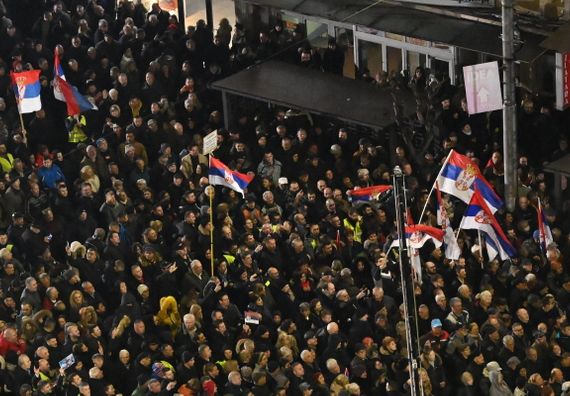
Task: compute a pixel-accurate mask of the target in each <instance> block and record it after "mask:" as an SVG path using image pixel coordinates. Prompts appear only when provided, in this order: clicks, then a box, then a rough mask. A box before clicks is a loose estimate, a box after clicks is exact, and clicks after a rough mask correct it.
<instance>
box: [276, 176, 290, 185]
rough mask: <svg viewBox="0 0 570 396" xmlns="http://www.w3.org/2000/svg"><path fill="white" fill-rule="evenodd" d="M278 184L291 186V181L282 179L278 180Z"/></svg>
mask: <svg viewBox="0 0 570 396" xmlns="http://www.w3.org/2000/svg"><path fill="white" fill-rule="evenodd" d="M277 183H279V184H289V180H287V178H286V177H280V178H279V180H277Z"/></svg>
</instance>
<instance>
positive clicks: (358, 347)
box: [354, 342, 366, 353]
mask: <svg viewBox="0 0 570 396" xmlns="http://www.w3.org/2000/svg"><path fill="white" fill-rule="evenodd" d="M362 350H366V347H365V346H364V344H363V343H361V342H359V343H357V344H356V345H355V346H354V352H357V353H358V352H360V351H362Z"/></svg>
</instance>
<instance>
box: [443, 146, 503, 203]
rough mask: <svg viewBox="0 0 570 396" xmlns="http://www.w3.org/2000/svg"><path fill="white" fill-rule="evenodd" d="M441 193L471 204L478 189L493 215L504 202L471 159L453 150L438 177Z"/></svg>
mask: <svg viewBox="0 0 570 396" xmlns="http://www.w3.org/2000/svg"><path fill="white" fill-rule="evenodd" d="M437 182H438V183H439V188H440V190H441V191H443V192H446V193H448V194H451V195H454V196H456V197H457V198H459V199H460V200H462V201H463V202H465V203H469V202H470V201H471V198H472V197H473V194H474V192H475V189H477V190H478V191H479V192H480V194H481V196H482V197H483V199H484V200H485V202H486V204H487V207H488V208H489V210H490V211H491V213H495V212H496V211H497V210H498V209H500V208H501V207H502V206H503V200H502V199H501V198H500V197H499V196H498V195H497V193H496V192H495V190H493V187H492V186H491V185H490V184H489V182H488V181H487V180H486V179H485V178H484V177H483V175H482V174H481V170H480V169H479V167H478V166H477V164H475V163H474V162H473V161H472V160H471V159H470V158H469V157H466V156H464V155H461V154H459V153H458V152H456V151H455V150H451V152H450V153H449V156H448V157H447V159H446V160H445V163H444V164H443V167H442V169H441V172H440V174H439V175H438V177H437Z"/></svg>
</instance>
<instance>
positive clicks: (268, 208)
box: [0, 0, 570, 396]
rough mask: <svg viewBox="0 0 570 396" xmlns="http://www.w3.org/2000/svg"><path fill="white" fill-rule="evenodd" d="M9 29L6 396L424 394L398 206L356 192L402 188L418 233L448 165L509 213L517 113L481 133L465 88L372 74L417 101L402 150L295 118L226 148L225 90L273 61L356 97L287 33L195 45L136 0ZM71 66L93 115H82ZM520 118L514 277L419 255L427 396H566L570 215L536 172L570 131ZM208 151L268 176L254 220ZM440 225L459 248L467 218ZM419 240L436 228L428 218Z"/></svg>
mask: <svg viewBox="0 0 570 396" xmlns="http://www.w3.org/2000/svg"><path fill="white" fill-rule="evenodd" d="M0 14H1V15H2V18H1V19H0V38H1V39H0V167H1V168H2V169H1V171H2V177H1V178H0V227H1V228H0V265H1V269H0V271H1V276H0V294H1V299H0V332H1V334H0V356H1V359H0V386H1V387H2V388H1V390H0V393H7V394H16V395H32V394H33V395H38V396H43V395H49V394H54V395H66V396H68V395H69V396H71V395H73V396H75V395H82V396H89V395H94V396H100V395H101V396H103V395H109V396H111V395H117V394H122V395H133V396H139V395H164V396H166V395H174V394H181V395H256V396H257V395H294V396H295V395H303V396H305V395H311V394H312V395H405V394H408V393H409V392H410V384H409V364H408V360H407V354H406V351H405V347H406V342H405V337H406V331H405V326H404V321H403V307H402V305H401V304H402V296H401V288H400V277H399V266H398V260H397V257H398V256H397V254H398V251H397V249H389V246H390V244H391V241H392V240H393V239H394V237H395V226H394V204H393V198H392V197H391V196H390V194H389V193H388V194H386V196H384V197H382V199H381V200H379V201H371V202H366V203H358V204H357V203H356V202H350V201H349V199H348V196H347V191H348V190H351V189H353V188H355V187H367V186H371V185H377V184H390V182H391V179H390V174H391V169H392V168H393V167H394V166H395V165H399V166H400V167H401V168H402V170H403V172H404V174H405V175H406V180H407V188H408V196H409V197H410V203H409V205H410V209H411V213H412V216H413V217H414V218H415V219H416V220H418V218H419V214H420V213H421V211H422V209H423V207H424V204H425V203H426V200H427V199H428V198H427V197H428V191H429V189H430V188H431V186H432V184H433V182H434V180H435V178H436V176H437V173H438V172H439V169H440V165H441V163H442V161H443V160H444V159H445V158H446V156H447V154H448V153H449V150H451V149H452V148H453V149H455V150H457V151H458V152H460V153H463V154H466V155H468V156H469V157H470V158H472V159H473V160H474V161H476V162H477V163H478V164H480V167H481V170H482V172H483V173H484V175H485V177H486V178H487V180H488V181H489V182H490V183H491V184H492V185H493V187H494V188H495V189H496V191H497V192H498V193H499V194H502V192H503V189H504V186H503V184H502V183H503V182H502V180H503V172H504V170H503V163H502V159H501V154H500V147H501V143H502V134H501V120H500V114H497V113H493V114H487V115H470V114H468V112H467V108H466V102H465V99H464V98H463V96H462V95H463V94H462V92H463V91H462V87H461V86H459V87H452V86H451V85H449V82H448V80H446V78H445V77H444V76H439V75H436V74H432V75H431V76H430V75H429V71H426V70H423V69H421V68H418V69H417V70H416V71H415V73H413V75H411V76H408V75H407V74H406V73H398V72H396V73H392V74H390V75H387V74H379V75H377V76H369V75H368V74H367V72H366V71H362V72H360V73H359V75H358V77H359V78H362V79H365V80H369V81H370V82H371V83H374V84H377V85H379V86H400V87H401V88H402V89H410V90H412V91H413V93H414V94H415V96H416V98H417V102H418V109H417V112H416V115H414V120H413V121H414V122H412V123H411V124H413V125H415V126H414V128H415V129H414V130H413V131H411V132H410V131H408V132H409V133H408V132H406V131H401V132H402V133H401V134H400V135H399V137H398V139H399V145H398V146H397V147H392V148H390V149H387V148H386V147H385V146H386V145H384V146H381V145H379V144H378V143H379V142H376V141H374V140H373V139H371V138H370V137H363V136H360V135H358V134H357V133H356V132H355V131H354V130H351V129H349V128H344V127H339V126H336V127H331V126H330V124H328V123H324V122H323V123H322V124H321V123H320V122H319V121H320V120H319V118H312V119H309V118H304V117H299V116H294V115H298V114H297V113H295V112H287V111H285V109H276V110H275V111H274V112H272V113H271V114H267V113H266V112H265V113H257V112H255V111H253V110H252V109H249V110H248V109H247V108H242V109H240V113H239V114H232V115H231V117H230V118H231V119H232V120H233V122H234V123H233V125H231V127H230V128H229V129H227V130H226V129H224V125H223V121H222V118H223V117H222V113H221V106H220V102H221V101H220V98H219V95H218V94H216V93H215V92H213V91H211V90H210V89H209V88H208V84H209V83H210V82H211V81H213V80H216V79H219V78H221V77H223V76H226V75H228V74H230V73H233V72H235V71H238V70H240V69H242V68H244V67H246V66H249V65H251V64H253V63H255V62H259V61H263V60H265V59H268V58H271V57H277V58H280V59H282V60H286V61H290V62H295V63H298V64H301V65H306V66H308V67H314V68H320V69H322V70H323V71H324V72H332V73H337V74H342V72H343V65H344V61H345V60H344V55H343V54H344V52H343V49H342V48H340V46H337V43H336V42H335V40H334V39H331V40H330V41H329V46H328V48H326V49H322V50H318V49H314V48H310V46H308V45H307V42H306V41H304V40H303V29H301V28H300V27H299V28H297V29H294V31H292V32H290V31H288V30H287V29H285V28H284V25H283V23H282V22H280V21H278V22H276V23H275V24H274V26H273V27H268V28H267V29H265V30H261V31H260V32H245V30H244V27H243V26H241V25H240V24H236V25H235V27H234V28H232V27H231V26H230V25H229V23H228V21H227V20H222V21H221V22H220V26H219V27H218V28H217V29H215V34H214V29H212V27H209V26H206V24H205V23H204V22H203V21H199V22H198V23H197V26H196V27H190V28H188V29H187V30H186V31H183V30H182V29H181V28H180V24H179V22H178V20H177V18H176V16H173V15H169V14H168V13H167V12H165V11H163V10H161V9H160V7H159V6H158V4H154V5H153V6H152V8H151V9H150V10H146V9H145V8H144V7H143V5H142V4H141V3H140V0H135V1H120V2H119V5H117V6H116V5H115V2H114V1H94V0H57V1H53V0H42V1H36V0H18V1H10V0H0ZM246 33H247V34H246ZM248 37H249V38H248ZM251 37H255V40H253V39H251ZM54 50H57V52H58V53H59V56H60V58H61V63H62V66H63V70H64V72H65V76H66V80H67V81H68V82H69V83H70V84H73V85H74V86H76V87H77V88H78V89H79V91H80V92H81V93H83V94H84V95H85V96H86V97H88V98H89V100H91V101H93V103H95V104H96V105H97V107H98V110H94V111H88V112H86V113H83V114H81V115H76V116H67V112H66V106H65V103H63V102H60V101H58V100H56V99H55V97H54V95H53V90H52V86H51V82H52V79H53V77H54V73H53V61H54V55H53V54H54ZM29 69H40V70H41V82H42V92H41V100H42V110H39V111H37V112H35V113H33V114H24V128H22V127H21V125H20V118H19V115H18V110H17V106H16V103H15V98H14V94H13V91H12V89H11V86H10V79H9V72H10V71H21V70H29ZM518 104H519V105H520V106H519V108H518V111H519V123H518V125H519V126H518V141H519V147H520V155H519V157H520V159H519V169H518V174H519V188H518V191H519V197H518V201H517V205H516V209H515V210H514V211H513V212H508V211H506V210H505V209H502V210H501V211H499V212H497V218H498V219H499V221H500V223H501V224H502V226H503V228H504V230H505V233H506V234H507V236H508V238H509V239H510V242H511V243H512V244H513V245H514V246H515V247H516V249H517V253H518V256H517V257H514V258H512V259H511V260H507V261H499V260H498V259H495V260H493V261H489V260H488V259H487V256H486V254H485V253H484V252H485V250H484V249H483V247H482V246H479V240H478V239H477V236H476V235H473V234H471V232H470V231H461V233H460V234H459V244H460V247H461V250H462V255H461V258H460V259H459V260H449V259H447V258H446V257H445V254H444V251H443V248H436V247H435V246H433V244H429V245H426V246H425V247H424V248H422V249H421V251H420V255H421V260H422V267H423V270H422V276H421V279H416V282H415V283H414V294H415V297H416V306H417V311H416V312H415V314H416V317H417V325H418V331H417V337H415V339H417V342H419V349H420V352H421V356H420V359H419V367H420V368H419V377H420V380H421V387H422V391H423V394H424V395H435V396H450V395H462V396H469V395H492V396H495V395H511V394H514V395H523V394H525V395H541V396H542V395H557V396H558V395H561V394H570V382H566V381H570V320H569V319H568V318H567V313H568V309H569V307H570V274H569V273H568V270H569V268H568V260H567V257H569V256H570V250H569V249H570V244H569V242H568V241H569V239H568V235H569V234H570V223H569V222H568V220H567V219H569V218H570V216H568V213H567V212H568V205H567V201H566V196H565V195H564V194H562V202H560V203H558V205H555V204H554V202H553V199H552V197H551V196H552V194H553V182H552V180H551V179H550V178H549V176H548V175H545V174H544V173H543V172H542V170H541V169H542V166H543V165H544V163H545V162H548V161H552V160H555V159H558V158H561V157H562V156H564V155H565V154H567V153H568V141H567V138H568V130H567V127H566V126H565V125H568V124H565V123H564V122H563V120H564V118H563V115H562V114H560V113H557V112H555V111H554V110H553V109H552V107H551V105H550V103H549V102H548V101H539V100H538V99H537V98H536V97H534V96H532V95H529V94H523V93H522V92H521V93H520V101H519V103H518ZM408 110H409V109H408ZM213 130H218V148H217V149H216V151H215V153H214V155H215V156H216V157H217V158H219V159H220V160H221V161H223V162H224V163H225V164H227V165H228V166H229V167H230V168H231V169H234V170H238V171H239V172H242V173H247V174H249V175H252V176H255V177H254V179H253V181H252V182H251V184H250V185H249V186H248V188H247V192H246V194H245V196H244V197H242V196H241V195H240V194H238V193H236V192H235V191H233V190H230V189H226V188H221V187H220V186H217V187H215V188H214V187H208V165H209V163H208V158H207V157H206V156H204V155H203V154H202V153H201V150H202V141H203V137H204V136H205V135H206V134H207V133H209V132H211V131H213ZM538 133H540V136H541V139H540V140H538V139H536V136H537V134H538ZM563 187H564V185H563ZM565 191H568V190H567V189H565ZM565 191H564V192H565ZM210 194H212V195H213V202H214V204H213V205H212V206H211V207H210V204H209V200H210ZM538 198H540V200H541V202H542V205H543V207H544V208H545V213H546V219H547V221H548V222H549V224H550V226H551V227H552V233H553V237H554V240H555V243H554V244H552V245H550V246H548V247H547V248H546V249H541V247H540V246H539V243H538V239H537V237H536V232H535V231H536V230H537V212H536V209H535V206H536V204H537V199H538ZM445 204H446V206H447V212H448V213H449V215H450V218H451V221H452V224H453V225H454V226H455V227H457V225H458V224H459V222H460V221H461V217H462V213H463V209H464V208H465V204H464V203H462V202H460V201H458V200H456V199H455V198H454V197H451V196H447V197H445ZM210 214H212V217H213V222H211V221H210ZM424 220H425V222H426V223H427V224H431V225H434V226H435V213H434V205H433V203H431V201H429V202H427V210H426V213H425V216H424ZM212 230H213V235H214V244H213V246H214V251H212V250H211V246H212V245H211V240H210V235H211V232H212ZM212 256H213V257H212ZM211 263H214V264H213V265H214V269H213V273H211V268H210V265H211Z"/></svg>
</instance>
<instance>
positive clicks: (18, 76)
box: [10, 70, 42, 114]
mask: <svg viewBox="0 0 570 396" xmlns="http://www.w3.org/2000/svg"><path fill="white" fill-rule="evenodd" d="M10 77H11V79H12V88H13V89H14V95H15V96H16V102H17V103H18V111H19V112H20V114H25V113H33V112H34V111H38V110H41V108H42V101H41V98H40V92H41V90H42V86H41V84H40V70H30V71H25V72H20V73H14V72H12V73H10Z"/></svg>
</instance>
